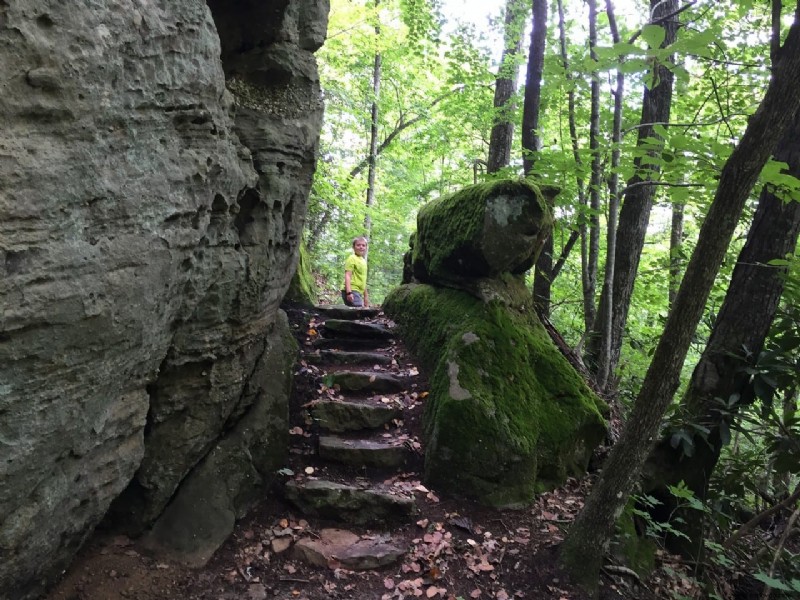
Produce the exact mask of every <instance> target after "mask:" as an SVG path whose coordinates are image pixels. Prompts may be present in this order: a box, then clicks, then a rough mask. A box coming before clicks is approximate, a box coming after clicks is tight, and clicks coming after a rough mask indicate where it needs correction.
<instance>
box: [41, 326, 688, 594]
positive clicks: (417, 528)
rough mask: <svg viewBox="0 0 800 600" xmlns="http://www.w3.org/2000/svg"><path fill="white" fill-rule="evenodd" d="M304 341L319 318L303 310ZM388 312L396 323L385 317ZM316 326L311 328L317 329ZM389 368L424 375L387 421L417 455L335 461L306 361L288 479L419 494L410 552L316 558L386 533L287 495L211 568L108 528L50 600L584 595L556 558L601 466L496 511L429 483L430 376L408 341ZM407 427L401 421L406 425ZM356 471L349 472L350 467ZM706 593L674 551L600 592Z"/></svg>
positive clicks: (609, 581) (604, 583) (256, 514)
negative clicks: (387, 460)
mask: <svg viewBox="0 0 800 600" xmlns="http://www.w3.org/2000/svg"><path fill="white" fill-rule="evenodd" d="M293 316H294V317H295V319H294V326H295V328H296V331H297V333H298V338H299V340H300V342H301V345H302V346H303V348H304V349H305V350H308V346H309V345H310V343H311V338H312V337H313V336H314V335H315V334H316V331H315V330H314V328H315V327H316V326H317V325H318V323H315V322H314V321H313V320H312V322H311V323H310V324H309V323H308V320H307V316H306V318H305V319H303V317H302V314H300V313H298V314H295V315H293ZM378 321H382V322H385V320H383V319H380V318H379V319H378ZM309 333H310V334H311V335H309ZM388 351H389V352H391V355H392V356H393V362H392V364H391V366H387V367H378V366H377V365H376V366H375V367H373V368H374V369H375V370H376V371H378V370H388V371H392V372H394V373H396V374H401V375H403V376H405V377H408V378H409V381H413V384H411V386H410V387H409V389H408V390H405V391H404V392H402V393H401V394H399V399H398V401H399V402H401V403H402V405H403V418H402V421H398V422H397V423H395V425H397V427H387V428H386V430H385V433H384V434H383V436H384V437H390V436H402V438H403V439H402V440H401V441H402V442H403V443H404V444H405V446H406V447H408V448H409V449H410V450H412V451H411V452H410V453H409V454H410V459H409V460H408V461H407V462H406V463H405V464H404V465H403V466H402V467H401V468H399V469H396V470H393V471H391V472H389V473H387V472H386V470H385V469H384V470H382V471H378V470H371V469H366V468H363V467H361V468H359V469H356V468H355V467H336V466H332V465H330V464H327V463H326V462H324V461H321V460H320V459H319V458H318V457H317V456H316V453H315V450H314V437H315V434H314V432H313V431H312V427H311V424H310V421H309V419H308V414H307V411H306V410H305V407H306V406H307V405H308V403H309V402H310V401H312V400H314V398H316V397H318V396H320V395H326V394H327V395H332V394H335V390H333V391H332V390H329V389H328V388H326V387H325V386H324V385H320V383H319V381H320V379H319V376H320V373H319V370H318V368H317V367H314V366H311V365H309V364H308V363H306V362H305V361H302V362H301V363H300V365H299V366H298V370H297V373H296V376H295V386H294V393H293V399H292V409H291V417H290V418H291V424H290V427H291V430H290V433H291V448H290V454H289V459H288V462H287V465H286V469H287V470H284V473H285V475H284V476H283V479H284V480H285V479H288V478H295V479H298V480H303V479H309V478H314V477H325V478H327V479H331V480H334V481H335V480H337V479H338V480H344V478H346V477H350V478H353V477H355V478H357V479H362V480H371V481H375V480H381V483H382V484H383V485H385V486H390V487H394V488H397V489H398V490H399V491H402V492H403V493H406V494H413V495H414V496H415V499H416V504H417V508H418V512H417V514H415V515H414V516H413V517H412V518H411V519H409V520H408V522H405V523H401V524H399V525H397V526H395V527H393V528H392V529H391V539H392V541H393V543H395V544H397V545H399V546H400V547H402V548H404V549H406V550H407V552H406V553H405V555H404V556H403V557H402V558H401V559H400V560H399V561H398V562H396V563H395V564H393V565H390V566H385V567H382V568H373V569H366V570H350V569H347V568H345V567H344V566H342V565H341V564H337V561H336V560H330V561H328V564H327V565H325V566H313V565H310V564H308V563H306V562H305V561H303V560H301V559H300V558H299V556H298V553H297V552H295V551H294V550H295V546H296V544H297V542H298V540H300V539H301V538H311V539H319V538H320V537H324V536H327V535H330V534H331V532H330V531H326V530H330V529H331V528H337V529H340V530H341V529H346V530H347V532H349V533H348V534H347V535H350V536H351V537H350V539H353V540H355V539H358V540H372V541H376V540H377V541H381V540H382V539H383V538H382V536H384V535H385V532H383V531H380V530H377V529H374V528H372V529H371V528H368V527H363V526H361V527H359V526H353V525H343V524H341V523H336V522H331V521H327V520H324V519H320V518H314V517H310V516H305V515H303V514H300V512H299V511H298V509H297V508H295V507H294V506H293V505H291V504H289V503H288V502H286V501H284V500H283V499H282V494H280V493H278V492H279V490H280V488H281V487H282V483H284V481H278V482H276V493H270V494H268V495H267V498H266V499H265V500H264V501H263V502H262V503H261V504H260V505H258V506H257V507H255V509H254V510H252V511H251V512H250V514H249V516H248V517H246V518H245V519H243V520H241V521H240V522H239V523H238V524H237V526H236V529H235V531H234V533H233V535H232V536H231V537H230V538H229V540H228V541H227V542H226V543H225V544H224V545H223V546H222V547H221V548H220V549H219V550H218V551H217V552H216V554H215V555H214V556H213V557H212V559H211V560H210V561H209V562H208V564H206V565H205V566H204V567H203V568H200V569H190V568H188V567H186V566H183V565H181V564H178V563H175V562H171V561H169V560H166V559H164V558H163V557H161V558H159V557H154V556H150V555H148V554H147V552H145V551H144V550H143V549H142V548H141V547H140V545H139V543H138V542H137V541H136V540H131V539H129V538H127V537H125V536H121V535H118V534H115V533H114V532H113V531H97V532H96V533H95V534H94V536H93V537H92V538H91V539H90V540H89V541H88V542H87V543H86V545H85V546H84V548H83V549H82V550H81V552H80V553H79V555H78V556H77V557H76V559H75V561H74V562H73V564H72V566H71V568H70V569H69V570H68V571H67V572H66V573H65V575H64V578H63V579H62V581H61V582H60V583H59V584H58V585H57V586H56V587H55V588H54V589H53V590H52V591H51V593H50V594H49V595H48V596H47V598H48V600H123V599H125V600H188V599H196V600H233V599H237V600H265V599H270V598H279V599H281V600H283V599H293V600H294V599H297V600H338V599H366V600H395V599H402V598H434V599H440V600H445V599H447V600H456V599H463V600H468V599H480V600H489V599H493V600H512V599H513V600H516V599H539V598H542V599H550V598H552V599H555V600H582V599H583V598H586V596H585V594H583V593H582V592H581V591H579V590H577V589H575V588H574V587H572V586H570V585H569V584H568V583H567V582H566V580H565V578H564V576H563V574H562V573H560V572H559V570H558V567H557V563H556V560H555V559H556V556H557V550H558V546H559V544H560V542H561V541H562V540H563V537H564V533H565V530H566V528H568V527H569V524H570V523H571V521H572V520H573V519H574V518H575V516H576V514H577V513H578V512H579V511H580V510H581V508H582V506H583V503H584V499H585V497H586V495H587V493H588V491H589V490H590V488H591V484H592V481H593V477H594V476H593V475H591V474H589V475H586V476H585V477H584V478H582V479H580V480H576V479H571V480H569V481H567V482H566V483H565V484H564V485H563V486H561V487H560V488H558V489H555V490H553V491H551V492H548V493H545V494H542V495H540V496H539V497H538V498H537V499H536V501H535V503H534V504H533V505H532V506H530V507H528V508H526V509H524V510H503V511H499V510H493V509H489V508H486V507H482V506H479V505H476V504H474V503H471V502H469V501H467V500H465V499H463V498H456V497H447V496H444V495H442V494H439V493H437V491H436V490H435V489H429V488H427V487H426V486H425V485H424V484H423V483H422V473H421V467H422V456H421V455H422V451H421V446H420V439H421V431H420V421H421V411H422V405H423V403H424V398H425V396H426V395H427V394H426V389H427V386H426V382H425V380H424V377H423V375H421V374H420V373H419V368H418V366H417V365H415V364H414V362H413V360H412V359H411V358H410V356H409V355H408V353H407V352H406V350H405V348H404V347H403V345H402V343H401V342H399V341H395V342H392V345H391V348H390V349H389V350H388ZM401 426H402V427H401ZM348 469H349V472H348ZM679 597H684V598H702V597H703V595H702V594H701V593H700V592H699V590H698V589H697V587H696V584H695V582H694V580H693V579H692V577H690V576H689V574H688V573H687V568H686V567H685V566H684V565H683V564H682V563H681V562H680V561H678V560H677V559H675V558H674V557H671V556H669V555H667V554H664V553H659V554H658V555H657V561H656V568H655V569H654V570H653V571H652V572H651V573H650V574H649V575H648V576H647V577H646V578H644V579H640V578H639V577H638V576H637V575H635V574H634V573H633V572H632V571H630V570H626V569H625V568H623V567H621V566H620V565H618V566H614V565H612V564H609V565H608V566H607V568H605V569H604V570H603V572H602V574H601V579H600V598H601V599H605V600H609V599H612V598H615V599H617V598H618V599H626V600H634V599H635V600H647V599H650V598H679Z"/></svg>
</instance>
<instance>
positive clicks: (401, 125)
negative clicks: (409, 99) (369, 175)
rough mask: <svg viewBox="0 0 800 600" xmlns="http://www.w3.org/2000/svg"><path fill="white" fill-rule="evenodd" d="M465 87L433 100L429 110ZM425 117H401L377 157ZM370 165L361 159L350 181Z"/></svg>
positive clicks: (366, 158) (378, 150)
mask: <svg viewBox="0 0 800 600" xmlns="http://www.w3.org/2000/svg"><path fill="white" fill-rule="evenodd" d="M464 87H465V86H464V85H463V84H461V85H457V86H454V87H453V89H451V90H450V91H449V92H447V93H445V94H442V95H441V96H439V97H438V98H434V99H433V101H432V102H431V103H430V105H429V106H428V109H431V108H433V107H434V106H436V105H437V104H439V102H441V101H442V100H444V99H445V98H448V97H450V96H452V95H453V94H455V93H456V92H460V91H461V90H463V89H464ZM425 116H426V114H425V113H422V114H419V115H417V116H416V117H413V118H411V119H409V120H408V121H406V120H405V119H404V117H403V116H402V115H401V117H400V120H399V121H398V123H397V125H396V126H395V128H394V129H393V130H392V131H391V133H389V135H387V136H386V138H385V139H384V140H383V141H382V142H381V143H380V144H379V145H378V148H377V150H376V156H380V154H381V152H383V151H384V150H386V148H387V147H388V146H389V145H390V144H391V143H392V142H393V141H394V139H395V138H396V137H397V136H398V135H400V134H401V133H402V132H403V131H405V130H406V129H408V128H409V127H411V126H412V125H416V124H417V123H419V122H420V121H421V120H422V119H424V118H425ZM368 165H369V157H365V158H363V159H361V161H360V162H359V163H358V164H357V165H356V166H355V167H353V169H352V170H351V171H350V174H349V176H348V177H349V178H350V179H355V178H356V177H358V175H359V174H360V173H361V172H362V171H363V170H364V169H366V168H367V166H368Z"/></svg>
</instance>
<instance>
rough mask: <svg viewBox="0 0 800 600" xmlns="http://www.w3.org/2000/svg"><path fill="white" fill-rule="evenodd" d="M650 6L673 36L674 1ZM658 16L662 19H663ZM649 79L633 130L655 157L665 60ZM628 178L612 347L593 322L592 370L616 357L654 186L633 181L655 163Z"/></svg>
mask: <svg viewBox="0 0 800 600" xmlns="http://www.w3.org/2000/svg"><path fill="white" fill-rule="evenodd" d="M650 6H651V10H652V14H651V19H650V20H651V22H659V24H660V25H661V26H662V27H664V30H665V37H664V42H663V44H662V47H664V46H666V45H669V44H671V43H673V42H674V41H675V36H676V34H677V31H678V21H677V16H675V17H674V18H669V19H666V20H664V17H665V16H667V15H675V14H676V12H677V9H678V0H663V1H662V0H650ZM662 21H663V22H662ZM655 70H656V72H655V73H654V77H653V79H654V81H656V82H657V85H655V86H653V88H652V89H649V88H645V90H644V99H643V101H642V117H641V121H640V123H641V126H640V127H639V131H638V138H637V147H640V148H641V147H643V146H645V145H647V146H650V147H651V149H650V150H648V151H647V155H648V156H656V155H658V154H659V153H660V149H655V148H652V145H653V142H652V139H653V138H656V139H658V136H657V135H656V133H655V131H654V128H653V123H667V122H669V115H670V108H671V104H672V81H673V78H674V77H673V74H672V72H671V71H670V70H669V69H668V68H667V67H665V66H664V65H661V64H659V65H657V66H656V67H655ZM634 170H635V173H634V175H633V177H632V178H631V179H630V180H628V182H627V185H626V189H627V190H628V191H627V192H626V193H625V195H624V198H623V205H622V209H621V210H620V213H619V225H618V227H617V235H616V251H615V253H614V282H613V290H612V294H611V297H612V298H613V304H612V306H611V321H610V327H611V331H610V338H611V352H610V354H608V355H606V354H605V353H604V352H603V351H602V346H601V343H602V340H604V339H606V337H607V336H608V335H609V333H608V332H605V331H602V330H601V327H603V326H608V324H609V321H608V320H600V321H598V327H596V328H594V330H593V331H592V333H591V335H590V336H589V340H588V344H587V357H586V362H587V365H588V366H589V367H590V368H591V369H593V370H594V372H597V371H598V367H599V368H600V369H601V370H604V371H607V372H608V373H614V371H615V370H616V367H617V364H618V362H619V354H620V349H621V347H622V335H623V333H624V331H625V325H626V323H627V320H628V310H629V308H630V302H631V295H632V294H633V284H634V282H635V280H636V272H637V270H638V268H639V259H640V257H641V254H642V248H644V238H645V234H646V233H647V223H648V221H649V219H650V210H651V208H652V206H653V196H654V195H655V186H653V185H637V184H638V183H640V182H642V181H650V180H654V179H657V177H658V173H659V167H658V166H657V165H652V164H648V163H647V162H645V163H643V162H642V159H641V157H637V158H635V159H634ZM606 297H607V294H606V293H605V292H603V293H601V295H600V307H599V310H598V312H600V313H603V312H604V311H606V310H608V309H607V307H606V306H605V305H604V304H605V303H604V299H605V298H606Z"/></svg>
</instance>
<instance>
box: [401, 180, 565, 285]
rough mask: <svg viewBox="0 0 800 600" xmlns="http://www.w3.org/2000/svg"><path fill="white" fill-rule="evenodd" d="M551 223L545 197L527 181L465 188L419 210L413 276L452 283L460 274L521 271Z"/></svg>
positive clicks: (533, 259)
mask: <svg viewBox="0 0 800 600" xmlns="http://www.w3.org/2000/svg"><path fill="white" fill-rule="evenodd" d="M547 192H548V194H550V193H552V192H553V189H552V188H547ZM552 227H553V218H552V215H551V212H550V210H549V209H548V207H547V203H546V201H545V197H544V196H543V194H542V192H541V191H540V189H539V187H538V186H537V185H535V184H534V183H532V182H530V181H528V180H525V179H513V180H512V179H501V180H498V181H493V182H488V183H481V184H478V185H473V186H469V187H467V188H464V189H462V190H461V191H459V192H456V193H455V194H452V195H450V196H443V197H441V198H438V199H437V200H434V201H433V202H430V203H428V204H426V205H425V206H424V207H422V209H420V211H419V215H418V216H417V233H416V235H415V236H414V239H413V242H412V244H411V246H412V256H411V262H412V268H413V273H414V277H416V278H417V279H418V280H419V281H422V282H426V283H443V284H445V285H451V284H453V283H456V284H457V283H459V282H460V281H461V280H462V279H463V278H469V279H472V278H485V277H490V278H492V277H497V276H498V275H500V274H501V273H506V272H510V273H524V272H525V271H527V270H528V269H530V268H531V266H533V264H534V263H535V262H536V258H537V257H538V255H539V252H540V251H541V249H542V246H543V245H544V242H545V240H546V239H547V236H548V235H550V232H551V230H552Z"/></svg>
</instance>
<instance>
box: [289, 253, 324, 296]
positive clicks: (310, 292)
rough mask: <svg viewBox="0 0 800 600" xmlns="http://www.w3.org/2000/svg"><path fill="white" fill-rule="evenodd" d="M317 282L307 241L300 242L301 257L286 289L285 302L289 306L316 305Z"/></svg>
mask: <svg viewBox="0 0 800 600" xmlns="http://www.w3.org/2000/svg"><path fill="white" fill-rule="evenodd" d="M318 296H319V294H318V293H317V284H316V282H315V281H314V274H313V273H312V272H311V257H310V256H309V255H308V250H307V249H306V244H305V242H302V243H301V244H300V259H299V260H298V262H297V270H296V271H295V273H294V276H293V277H292V281H291V283H290V284H289V289H288V290H286V295H285V296H284V297H283V302H284V304H286V305H289V306H314V305H315V304H316V303H317V298H318Z"/></svg>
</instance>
